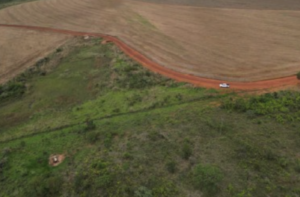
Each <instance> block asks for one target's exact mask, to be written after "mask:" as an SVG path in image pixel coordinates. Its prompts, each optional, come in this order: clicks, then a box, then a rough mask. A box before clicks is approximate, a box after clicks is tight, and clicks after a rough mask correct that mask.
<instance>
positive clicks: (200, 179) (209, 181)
mask: <svg viewBox="0 0 300 197" xmlns="http://www.w3.org/2000/svg"><path fill="white" fill-rule="evenodd" d="M222 179H223V174H222V172H221V171H220V170H219V168H217V167H215V166H211V165H202V164H198V165H197V166H196V167H195V168H194V170H193V172H192V182H193V185H194V187H195V188H197V189H201V190H202V191H203V192H204V193H205V194H209V195H213V194H216V193H217V192H218V191H219V185H220V183H221V181H222Z"/></svg>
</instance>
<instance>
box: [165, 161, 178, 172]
mask: <svg viewBox="0 0 300 197" xmlns="http://www.w3.org/2000/svg"><path fill="white" fill-rule="evenodd" d="M166 168H167V170H168V171H169V172H170V173H172V174H173V173H175V172H176V171H177V167H176V163H175V162H174V161H169V162H168V163H167V164H166Z"/></svg>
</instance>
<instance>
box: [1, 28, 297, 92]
mask: <svg viewBox="0 0 300 197" xmlns="http://www.w3.org/2000/svg"><path fill="white" fill-rule="evenodd" d="M0 26H2V27H12V28H24V29H32V30H39V31H46V32H56V33H63V34H69V35H73V36H84V35H89V36H93V37H102V38H104V39H106V40H107V41H110V42H113V43H114V44H116V45H117V46H118V47H119V48H120V49H121V50H122V51H124V53H126V54H127V55H129V56H130V57H131V58H132V59H134V60H136V61H137V62H139V63H141V64H142V65H143V66H144V67H146V68H148V69H150V70H151V71H153V72H156V73H159V74H161V75H164V76H166V77H169V78H172V79H175V80H177V81H182V82H188V83H191V84H194V85H196V86H202V87H207V88H219V84H220V83H223V82H225V83H229V84H230V87H231V89H236V90H261V89H269V88H277V87H281V86H293V85H297V83H298V80H297V78H296V76H289V77H284V78H278V79H271V80H263V81H254V82H231V81H220V80H215V79H208V78H202V77H197V76H193V75H187V74H182V73H179V72H176V71H173V70H171V69H168V68H165V67H162V66H160V65H159V64H157V63H156V62H154V61H152V60H151V59H149V58H148V57H146V56H145V55H143V54H142V53H140V52H139V51H137V50H135V49H133V48H132V47H130V46H129V45H127V44H125V43H123V42H122V41H121V40H119V39H118V38H116V37H113V36H109V35H105V34H100V33H89V32H78V31H71V30H63V29H54V28H46V27H36V26H25V25H7V24H0Z"/></svg>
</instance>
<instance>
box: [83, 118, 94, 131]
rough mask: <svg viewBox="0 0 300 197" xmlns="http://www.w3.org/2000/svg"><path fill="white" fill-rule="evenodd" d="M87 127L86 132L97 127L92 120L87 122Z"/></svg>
mask: <svg viewBox="0 0 300 197" xmlns="http://www.w3.org/2000/svg"><path fill="white" fill-rule="evenodd" d="M85 125H86V126H85V131H91V130H94V129H96V125H95V123H94V122H93V121H92V120H86V121H85Z"/></svg>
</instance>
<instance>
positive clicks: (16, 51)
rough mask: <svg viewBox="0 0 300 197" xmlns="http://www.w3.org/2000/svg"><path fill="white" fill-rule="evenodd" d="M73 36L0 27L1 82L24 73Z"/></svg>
mask: <svg viewBox="0 0 300 197" xmlns="http://www.w3.org/2000/svg"><path fill="white" fill-rule="evenodd" d="M70 37H71V36H69V35H63V34H57V33H48V32H40V31H34V30H26V29H15V28H14V29H12V28H6V27H0V46H1V47H0V59H1V61H0V84H1V83H5V82H6V81H8V80H9V79H11V78H12V77H14V76H16V75H17V74H19V73H22V72H23V71H24V70H26V69H27V68H28V67H30V66H32V65H33V64H34V63H35V62H37V61H38V60H39V59H40V58H43V57H45V56H46V55H47V54H48V53H50V52H51V51H53V50H55V49H56V48H57V47H59V46H60V45H62V44H64V42H65V41H67V40H68V38H70Z"/></svg>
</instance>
